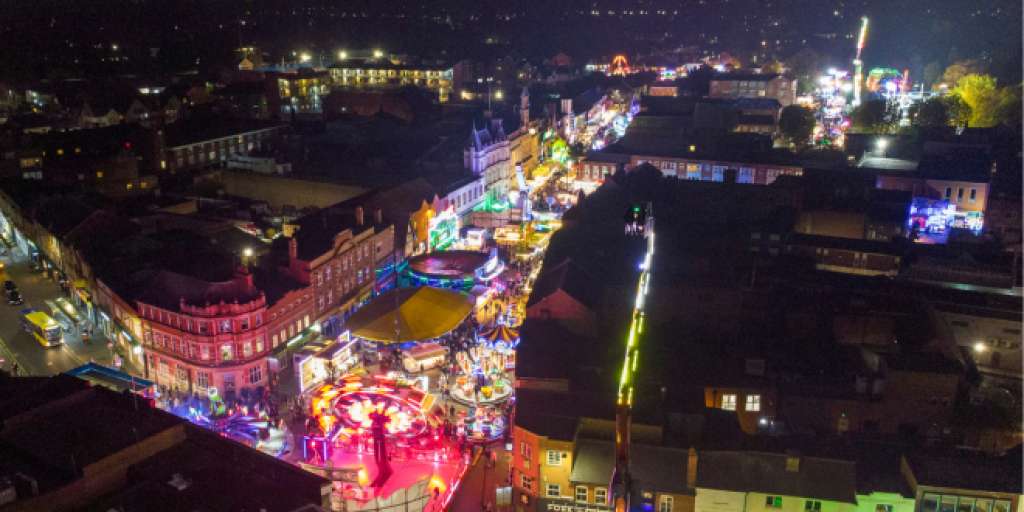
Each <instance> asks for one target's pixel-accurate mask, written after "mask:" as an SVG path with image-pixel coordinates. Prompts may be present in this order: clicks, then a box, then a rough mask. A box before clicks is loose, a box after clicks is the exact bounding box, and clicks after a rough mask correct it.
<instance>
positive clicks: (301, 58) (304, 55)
mask: <svg viewBox="0 0 1024 512" xmlns="http://www.w3.org/2000/svg"><path fill="white" fill-rule="evenodd" d="M310 60H313V56H312V55H310V54H308V53H306V52H302V55H299V61H300V62H309V61H310Z"/></svg>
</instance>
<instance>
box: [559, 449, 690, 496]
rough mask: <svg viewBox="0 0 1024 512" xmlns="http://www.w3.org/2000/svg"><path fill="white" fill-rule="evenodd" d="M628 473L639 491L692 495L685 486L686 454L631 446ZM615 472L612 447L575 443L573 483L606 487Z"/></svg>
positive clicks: (673, 450) (684, 451)
mask: <svg viewBox="0 0 1024 512" xmlns="http://www.w3.org/2000/svg"><path fill="white" fill-rule="evenodd" d="M629 459H630V473H631V476H632V478H633V481H634V483H635V485H636V486H637V487H639V488H640V489H642V490H645V491H646V490H653V491H657V492H671V493H677V494H692V493H693V489H690V488H689V487H687V485H686V472H687V465H688V463H689V453H688V452H687V451H686V450H680V449H677V448H669V447H665V446H655V445H648V444H639V443H631V444H630V446H629ZM614 469H615V443H613V442H611V441H604V440H596V439H580V440H578V441H577V442H576V456H575V458H574V459H573V465H572V474H571V476H570V477H569V480H570V481H572V482H584V483H594V484H607V483H608V482H609V481H610V480H611V477H612V472H613V471H614Z"/></svg>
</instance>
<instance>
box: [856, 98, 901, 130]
mask: <svg viewBox="0 0 1024 512" xmlns="http://www.w3.org/2000/svg"><path fill="white" fill-rule="evenodd" d="M888 114H889V113H888V108H887V106H886V103H885V101H883V100H869V101H865V102H864V103H861V104H860V106H858V107H857V108H855V109H853V112H851V113H850V123H851V124H852V125H853V127H854V128H855V129H856V130H857V131H860V132H868V133H889V132H890V131H892V125H893V123H892V120H891V119H889V115H888Z"/></svg>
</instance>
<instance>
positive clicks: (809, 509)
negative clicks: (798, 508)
mask: <svg viewBox="0 0 1024 512" xmlns="http://www.w3.org/2000/svg"><path fill="white" fill-rule="evenodd" d="M804 512H821V502H820V501H813V500H807V501H805V502H804Z"/></svg>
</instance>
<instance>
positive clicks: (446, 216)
mask: <svg viewBox="0 0 1024 512" xmlns="http://www.w3.org/2000/svg"><path fill="white" fill-rule="evenodd" d="M428 233H429V236H428V241H429V244H430V245H429V246H428V247H427V251H428V252H430V251H435V250H438V249H444V248H446V247H448V246H449V245H451V244H452V243H453V242H455V240H456V239H458V237H459V217H458V215H456V214H455V208H454V207H453V206H451V205H449V206H448V208H446V209H444V210H442V211H441V212H439V213H437V214H436V215H433V216H431V217H430V223H429V225H428Z"/></svg>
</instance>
